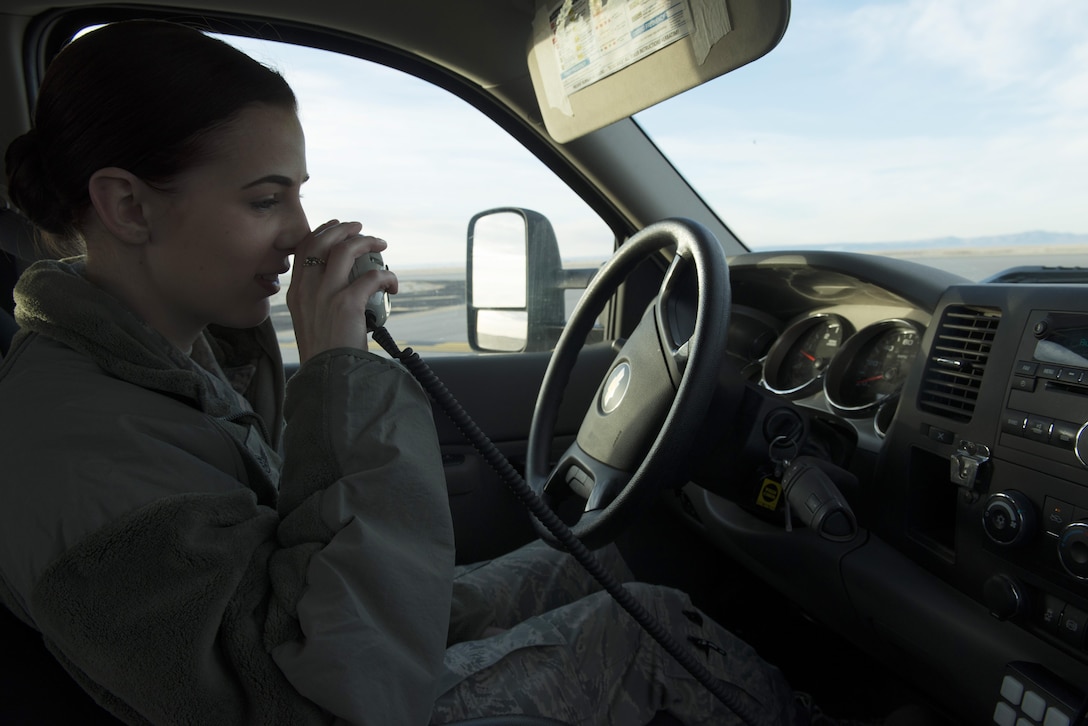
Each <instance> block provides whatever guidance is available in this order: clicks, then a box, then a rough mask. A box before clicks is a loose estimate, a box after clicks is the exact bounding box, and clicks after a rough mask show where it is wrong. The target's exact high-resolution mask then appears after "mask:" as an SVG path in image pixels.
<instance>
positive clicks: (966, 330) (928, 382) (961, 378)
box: [918, 305, 1001, 421]
mask: <svg viewBox="0 0 1088 726" xmlns="http://www.w3.org/2000/svg"><path fill="white" fill-rule="evenodd" d="M1000 320H1001V311H999V310H996V309H993V308H981V307H969V306H966V305H958V306H952V307H949V308H946V309H945V312H944V317H943V318H942V319H941V325H940V327H939V328H937V335H936V336H935V337H934V339H933V350H932V351H931V352H930V355H929V360H928V361H927V362H926V369H925V373H924V374H923V379H922V390H921V393H920V394H919V396H918V405H919V407H920V408H922V409H923V410H925V411H929V412H931V413H936V414H940V415H941V416H945V417H947V418H951V419H954V420H956V421H970V420H971V414H972V413H973V412H974V410H975V401H977V400H978V391H979V388H981V386H982V374H983V372H984V371H985V369H986V361H987V359H988V358H989V357H990V347H991V346H992V345H993V340H994V335H995V334H996V332H997V324H998V322H1000Z"/></svg>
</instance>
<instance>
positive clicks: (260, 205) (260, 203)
mask: <svg viewBox="0 0 1088 726" xmlns="http://www.w3.org/2000/svg"><path fill="white" fill-rule="evenodd" d="M279 203H280V200H278V199H276V198H275V197H268V198H266V199H258V200H257V201H255V202H253V203H252V205H253V208H254V209H256V210H257V211H259V212H265V211H268V210H269V209H272V207H274V206H276V205H277V204H279Z"/></svg>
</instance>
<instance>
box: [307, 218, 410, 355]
mask: <svg viewBox="0 0 1088 726" xmlns="http://www.w3.org/2000/svg"><path fill="white" fill-rule="evenodd" d="M362 229H363V226H362V225H361V224H359V223H358V222H339V221H337V220H332V221H330V222H326V223H325V224H323V225H321V226H320V227H318V228H317V229H315V230H314V231H312V232H310V234H308V235H306V238H305V239H303V240H302V242H301V243H300V244H299V246H298V247H297V248H296V249H295V262H294V265H295V269H294V272H293V273H292V274H291V287H290V288H289V289H288V290H287V309H288V310H290V311H291V321H292V323H293V324H294V327H295V340H296V341H297V343H298V354H299V361H300V362H301V363H305V362H306V361H308V360H309V359H310V358H312V357H314V356H315V355H317V354H318V353H321V352H323V351H326V350H331V349H332V348H362V349H363V350H366V349H367V345H366V337H367V330H366V314H365V313H366V301H367V299H369V298H370V296H371V295H373V294H374V293H376V292H378V291H379V290H385V291H386V292H388V293H391V294H393V293H396V292H397V276H396V275H394V274H393V273H392V272H389V271H388V270H372V271H370V272H368V273H367V274H365V275H361V276H360V277H357V278H356V279H355V280H354V281H352V282H351V283H349V282H348V275H349V273H350V272H351V267H352V265H354V264H355V259H356V258H357V257H360V256H362V255H364V254H366V253H367V252H381V251H382V250H384V249H385V248H386V247H387V246H388V245H387V244H386V242H385V240H382V239H378V238H377V237H367V236H362V235H361V234H360V233H361V232H362ZM308 258H314V259H315V260H324V263H323V264H321V263H317V264H313V263H311V264H309V265H307V264H305V262H306V260H307V259H308Z"/></svg>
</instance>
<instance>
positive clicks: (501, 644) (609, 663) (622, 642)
mask: <svg viewBox="0 0 1088 726" xmlns="http://www.w3.org/2000/svg"><path fill="white" fill-rule="evenodd" d="M597 555H598V557H600V558H602V559H603V561H604V562H605V563H606V564H607V565H608V566H609V567H610V568H611V569H612V570H613V571H614V573H615V574H616V576H617V577H618V578H619V579H620V581H621V582H626V583H627V584H626V585H625V587H627V588H628V590H629V591H630V592H631V593H632V594H633V595H634V596H635V597H636V598H637V599H638V600H639V602H640V603H641V604H642V605H643V607H645V608H646V609H647V610H648V611H649V612H650V613H651V614H653V615H654V617H656V618H657V619H658V620H659V621H661V622H662V623H663V624H664V625H665V627H666V628H667V629H668V630H669V632H671V633H672V634H673V636H674V637H676V638H677V639H678V640H680V641H681V643H682V644H684V645H685V646H687V647H690V648H692V652H693V653H694V654H696V655H697V657H698V658H699V660H700V661H701V662H702V663H703V665H704V666H706V667H707V668H708V669H709V670H710V671H711V673H713V674H714V675H715V676H716V677H718V678H720V679H721V681H722V682H723V684H724V685H726V687H727V688H728V689H729V690H731V691H733V692H734V694H735V696H736V698H737V699H738V700H740V701H742V702H743V703H744V704H745V705H746V708H747V709H748V711H749V712H750V713H752V714H755V715H756V716H757V717H758V718H759V719H760V721H761V723H766V724H792V723H794V722H795V720H796V716H795V712H794V709H795V707H794V698H793V691H792V689H791V688H790V687H789V685H788V684H787V683H786V680H785V678H784V677H783V676H782V674H781V673H780V672H779V671H778V669H777V668H775V667H773V666H771V665H769V664H768V663H766V662H765V661H763V660H762V659H761V658H760V657H759V656H758V655H757V654H756V652H755V651H754V650H753V649H752V648H751V647H750V646H749V645H747V644H746V643H744V642H743V641H741V640H740V639H738V638H736V637H735V636H733V635H732V634H730V633H729V632H727V631H726V630H724V629H723V628H721V627H720V626H719V625H717V624H716V623H715V622H713V621H712V620H711V619H710V618H708V617H706V616H705V615H703V614H702V613H701V612H699V611H698V610H697V609H696V608H695V607H694V606H693V605H692V603H691V601H690V599H689V598H688V597H687V595H685V594H684V593H682V592H680V591H678V590H673V589H670V588H665V587H659V586H652V585H646V584H642V583H631V582H630V580H631V574H630V572H629V571H628V570H627V568H626V566H625V565H624V564H623V561H622V559H621V558H620V556H619V554H618V552H617V551H616V550H615V548H613V547H607V548H604V549H602V550H599V551H598V552H597ZM600 589H601V588H600V586H599V585H598V584H597V582H596V580H594V579H593V578H592V577H591V576H590V575H589V574H588V573H586V572H585V571H584V570H582V568H581V566H580V565H578V563H577V562H576V561H574V559H573V558H572V557H570V556H569V555H566V554H564V553H560V552H557V551H555V550H553V549H552V548H550V547H548V546H547V545H544V544H542V543H534V544H532V545H528V546H526V547H523V548H521V549H519V550H517V551H515V552H513V553H511V554H510V555H507V556H504V557H501V558H498V559H496V560H492V561H490V562H487V563H482V564H480V565H474V566H471V567H468V568H461V569H459V571H458V573H457V578H456V579H455V581H454V604H453V615H452V618H451V624H450V645H449V648H448V649H447V651H446V659H445V665H446V670H447V673H446V676H445V678H444V679H443V681H442V682H441V683H440V687H439V692H440V693H441V695H440V696H439V698H438V699H437V701H436V703H435V708H434V711H433V713H432V717H431V723H432V724H443V723H447V722H450V721H455V720H458V719H468V718H472V717H478V716H484V715H492V716H494V715H502V714H531V715H537V716H546V717H549V718H553V719H556V720H558V721H561V722H563V723H568V724H579V725H583V724H584V725H585V726H590V725H592V726H598V725H599V724H620V725H626V724H632V725H636V724H645V723H647V722H649V721H650V720H651V719H652V718H653V717H654V715H655V714H656V713H657V712H658V711H666V712H668V713H669V714H671V715H672V716H674V717H675V718H677V719H679V720H680V721H682V722H683V723H685V724H689V725H692V726H695V725H701V724H739V723H741V721H740V719H738V718H737V716H736V715H735V714H733V713H732V712H731V711H730V710H729V709H727V708H726V707H725V706H724V705H723V704H722V703H721V702H720V701H719V700H718V699H717V698H716V697H715V696H714V695H713V694H712V693H710V692H709V691H707V690H706V688H704V687H703V686H702V685H701V684H699V683H698V681H696V680H695V679H694V678H693V677H692V676H691V675H690V674H689V673H688V672H687V670H685V669H684V668H683V666H681V665H680V664H679V663H677V662H676V661H675V659H673V658H672V656H670V655H669V654H668V653H666V652H665V651H664V649H662V648H661V646H660V645H659V644H658V643H657V642H656V641H655V640H654V639H653V638H652V637H651V636H650V635H649V634H647V633H645V632H644V631H643V630H642V628H641V627H640V626H639V625H638V623H636V622H635V621H634V619H633V618H632V617H631V616H630V615H629V614H628V613H627V612H626V611H625V610H623V608H622V607H621V606H620V605H619V604H617V603H616V602H614V601H613V599H612V598H611V597H610V596H609V595H608V594H607V593H605V592H601V591H600Z"/></svg>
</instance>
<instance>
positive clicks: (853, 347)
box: [760, 313, 925, 417]
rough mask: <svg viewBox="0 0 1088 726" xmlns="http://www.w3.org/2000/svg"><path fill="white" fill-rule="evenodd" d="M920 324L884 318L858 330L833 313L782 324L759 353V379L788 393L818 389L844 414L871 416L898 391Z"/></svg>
mask: <svg viewBox="0 0 1088 726" xmlns="http://www.w3.org/2000/svg"><path fill="white" fill-rule="evenodd" d="M924 332H925V330H924V328H923V326H922V325H921V324H920V323H918V322H915V321H913V320H908V319H905V318H889V319H885V320H880V321H878V322H875V323H871V324H867V325H864V326H863V327H862V328H861V329H860V330H858V329H855V327H854V325H853V324H852V323H851V322H850V320H848V319H847V318H845V317H843V316H842V315H838V314H835V313H815V314H810V315H806V316H805V317H802V318H800V319H798V320H795V321H794V322H792V323H790V324H789V325H787V326H786V328H785V329H784V330H782V332H781V333H780V334H779V335H778V337H777V339H775V341H774V342H773V343H772V344H771V345H770V347H769V348H768V350H767V354H766V356H765V357H764V358H763V366H762V377H761V380H760V384H761V385H762V386H763V387H764V388H766V389H768V390H770V391H772V392H774V393H776V394H778V395H781V396H784V397H787V398H791V399H797V398H806V397H809V396H812V395H816V394H819V393H821V392H822V393H823V396H824V398H825V399H826V401H827V404H828V406H829V407H830V408H831V409H832V410H833V411H835V412H836V413H839V414H841V415H843V416H850V417H853V416H859V417H860V416H872V415H876V413H877V409H878V408H879V407H880V406H881V404H883V403H884V402H885V401H888V400H891V399H893V398H894V397H895V396H897V395H898V393H899V390H900V389H901V388H902V386H903V381H904V380H905V379H906V377H907V374H908V373H909V372H910V370H911V367H912V366H913V365H914V362H915V360H916V359H917V357H918V353H919V351H920V350H921V343H922V335H923V333H924Z"/></svg>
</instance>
